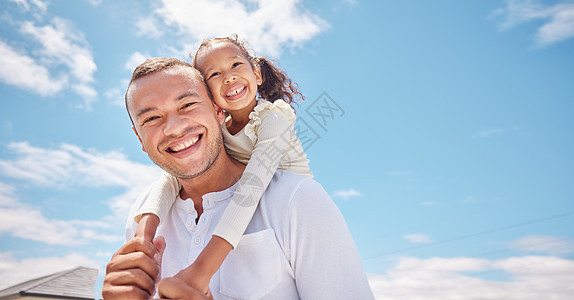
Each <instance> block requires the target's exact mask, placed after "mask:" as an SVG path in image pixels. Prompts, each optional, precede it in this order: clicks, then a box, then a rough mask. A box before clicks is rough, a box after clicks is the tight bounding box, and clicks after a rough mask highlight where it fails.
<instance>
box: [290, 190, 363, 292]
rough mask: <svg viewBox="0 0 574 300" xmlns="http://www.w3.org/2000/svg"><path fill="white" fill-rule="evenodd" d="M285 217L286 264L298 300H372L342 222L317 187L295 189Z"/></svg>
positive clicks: (357, 256) (331, 202) (324, 194)
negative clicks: (287, 230) (287, 235)
mask: <svg viewBox="0 0 574 300" xmlns="http://www.w3.org/2000/svg"><path fill="white" fill-rule="evenodd" d="M289 217H290V220H289V222H290V236H291V239H290V240H291V245H290V249H291V251H290V257H291V258H290V260H291V263H292V266H293V271H294V274H295V280H296V283H297V290H298V292H299V296H300V297H301V299H374V297H373V294H372V292H371V289H370V287H369V283H368V281H367V277H366V274H365V271H364V270H363V266H362V263H361V260H360V258H359V254H358V252H357V249H356V247H355V243H354V241H353V238H352V236H351V233H350V232H349V230H348V228H347V225H346V223H345V220H344V219H343V216H342V214H341V213H340V211H339V209H338V208H337V206H336V205H335V203H334V202H333V200H331V198H330V197H329V195H328V194H327V193H326V192H325V190H324V189H323V188H322V187H321V185H320V184H319V183H317V182H316V181H314V180H306V181H305V182H303V183H302V184H301V186H299V188H298V189H297V192H296V193H295V195H294V197H293V199H292V203H291V206H290V211H289Z"/></svg>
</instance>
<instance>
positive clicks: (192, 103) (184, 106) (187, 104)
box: [181, 102, 195, 109]
mask: <svg viewBox="0 0 574 300" xmlns="http://www.w3.org/2000/svg"><path fill="white" fill-rule="evenodd" d="M194 104H195V102H189V103H186V104H184V105H183V106H182V107H181V108H182V109H183V108H188V107H190V106H192V105H194Z"/></svg>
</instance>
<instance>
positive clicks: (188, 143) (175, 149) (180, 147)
mask: <svg viewBox="0 0 574 300" xmlns="http://www.w3.org/2000/svg"><path fill="white" fill-rule="evenodd" d="M198 140H199V136H197V137H194V138H192V139H191V140H188V141H186V142H184V143H181V144H179V145H177V146H175V147H171V150H172V151H173V152H178V151H181V150H183V149H185V148H189V147H191V145H193V144H195V143H197V141H198Z"/></svg>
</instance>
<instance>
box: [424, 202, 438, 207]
mask: <svg viewBox="0 0 574 300" xmlns="http://www.w3.org/2000/svg"><path fill="white" fill-rule="evenodd" d="M439 204H440V202H435V201H424V202H421V205H423V206H435V205H439Z"/></svg>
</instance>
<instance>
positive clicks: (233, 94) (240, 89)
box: [225, 87, 245, 97]
mask: <svg viewBox="0 0 574 300" xmlns="http://www.w3.org/2000/svg"><path fill="white" fill-rule="evenodd" d="M244 89H245V87H242V88H239V89H236V90H235V91H233V92H231V93H229V94H227V95H225V96H226V97H233V96H235V95H237V94H239V93H241V92H243V90H244Z"/></svg>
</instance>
